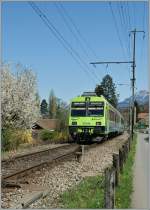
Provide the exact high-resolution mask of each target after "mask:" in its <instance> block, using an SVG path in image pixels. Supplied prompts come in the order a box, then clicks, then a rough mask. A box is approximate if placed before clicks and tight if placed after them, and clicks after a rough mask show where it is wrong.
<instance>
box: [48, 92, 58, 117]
mask: <svg viewBox="0 0 150 210" xmlns="http://www.w3.org/2000/svg"><path fill="white" fill-rule="evenodd" d="M56 107H57V104H56V97H55V94H54V91H53V90H51V91H50V95H49V117H50V118H51V119H55V118H56Z"/></svg>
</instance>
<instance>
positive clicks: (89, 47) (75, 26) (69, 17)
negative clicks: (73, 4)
mask: <svg viewBox="0 0 150 210" xmlns="http://www.w3.org/2000/svg"><path fill="white" fill-rule="evenodd" d="M59 4H60V6H61V8H62V10H63V12H64V13H65V15H66V17H67V18H68V20H69V21H70V23H71V24H72V26H73V27H74V29H75V31H76V33H77V34H78V35H79V37H80V39H81V40H82V41H83V42H84V44H85V45H86V47H87V48H88V49H89V51H90V52H91V53H92V54H93V55H94V56H95V57H97V55H96V53H95V52H94V50H93V49H92V47H91V46H90V45H89V43H88V42H87V41H86V39H85V37H84V36H83V35H82V34H81V32H80V30H79V28H78V27H77V25H76V24H75V22H74V20H73V19H72V17H71V16H70V15H69V13H68V12H67V10H66V9H65V7H64V6H63V5H62V3H61V2H59Z"/></svg>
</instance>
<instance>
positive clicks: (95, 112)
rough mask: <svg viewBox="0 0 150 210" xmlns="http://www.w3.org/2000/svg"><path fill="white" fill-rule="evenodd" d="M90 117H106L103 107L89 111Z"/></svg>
mask: <svg viewBox="0 0 150 210" xmlns="http://www.w3.org/2000/svg"><path fill="white" fill-rule="evenodd" d="M88 116H104V109H103V107H101V108H99V109H88Z"/></svg>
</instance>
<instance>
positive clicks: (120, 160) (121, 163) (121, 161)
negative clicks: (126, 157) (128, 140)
mask: <svg viewBox="0 0 150 210" xmlns="http://www.w3.org/2000/svg"><path fill="white" fill-rule="evenodd" d="M119 168H120V172H122V170H123V152H122V148H121V149H119Z"/></svg>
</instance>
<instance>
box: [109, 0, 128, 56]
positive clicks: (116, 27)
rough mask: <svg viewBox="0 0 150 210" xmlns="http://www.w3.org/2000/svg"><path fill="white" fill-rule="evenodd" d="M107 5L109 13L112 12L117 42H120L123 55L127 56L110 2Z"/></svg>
mask: <svg viewBox="0 0 150 210" xmlns="http://www.w3.org/2000/svg"><path fill="white" fill-rule="evenodd" d="M109 7H110V10H111V13H112V17H113V20H114V25H115V29H116V33H117V36H118V39H119V42H120V46H121V49H122V52H123V56H124V57H128V56H126V53H125V49H124V46H123V43H122V40H121V37H120V34H119V28H118V24H117V20H116V17H115V14H114V11H113V8H112V5H111V2H109Z"/></svg>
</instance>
